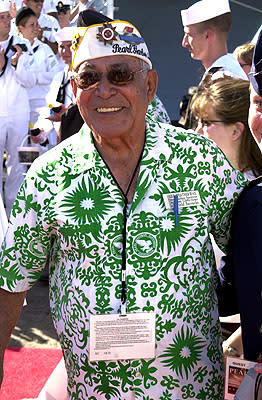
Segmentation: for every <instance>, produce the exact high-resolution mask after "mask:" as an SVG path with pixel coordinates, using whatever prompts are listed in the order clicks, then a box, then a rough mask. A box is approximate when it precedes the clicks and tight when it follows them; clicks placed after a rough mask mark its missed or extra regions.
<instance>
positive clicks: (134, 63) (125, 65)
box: [77, 56, 142, 72]
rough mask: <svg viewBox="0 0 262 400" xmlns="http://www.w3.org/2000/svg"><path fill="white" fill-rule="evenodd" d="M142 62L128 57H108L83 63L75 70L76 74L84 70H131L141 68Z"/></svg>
mask: <svg viewBox="0 0 262 400" xmlns="http://www.w3.org/2000/svg"><path fill="white" fill-rule="evenodd" d="M141 63H142V60H140V59H138V58H135V57H129V56H109V57H99V58H95V59H93V60H86V61H83V62H82V63H81V64H80V66H79V67H78V69H77V72H81V71H84V70H86V69H95V70H108V69H128V70H133V69H134V68H140V67H141Z"/></svg>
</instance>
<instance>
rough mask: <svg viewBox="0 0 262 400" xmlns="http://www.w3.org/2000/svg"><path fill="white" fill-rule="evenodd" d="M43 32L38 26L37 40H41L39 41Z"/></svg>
mask: <svg viewBox="0 0 262 400" xmlns="http://www.w3.org/2000/svg"><path fill="white" fill-rule="evenodd" d="M43 32H44V29H43V28H41V26H40V25H39V26H38V35H37V39H38V40H41V39H42V37H43Z"/></svg>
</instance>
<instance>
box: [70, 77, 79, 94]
mask: <svg viewBox="0 0 262 400" xmlns="http://www.w3.org/2000/svg"><path fill="white" fill-rule="evenodd" d="M70 83H71V86H72V90H73V93H74V96H75V98H76V92H77V86H76V83H75V81H74V79H72V78H71V79H70Z"/></svg>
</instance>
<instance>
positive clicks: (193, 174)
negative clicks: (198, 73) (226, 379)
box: [0, 21, 245, 400]
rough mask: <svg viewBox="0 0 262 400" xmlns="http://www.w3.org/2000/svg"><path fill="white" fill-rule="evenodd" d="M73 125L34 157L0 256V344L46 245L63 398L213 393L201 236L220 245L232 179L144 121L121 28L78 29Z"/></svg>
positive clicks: (142, 66)
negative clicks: (77, 116)
mask: <svg viewBox="0 0 262 400" xmlns="http://www.w3.org/2000/svg"><path fill="white" fill-rule="evenodd" d="M73 52H74V53H73V70H74V75H73V77H72V87H73V92H74V96H75V98H76V102H77V104H78V107H79V110H80V112H81V114H82V117H83V119H84V121H85V124H84V126H83V127H82V129H81V130H80V132H79V133H77V134H76V135H74V136H72V137H71V138H69V139H67V140H65V141H64V142H62V143H61V144H60V145H58V146H56V147H55V148H54V149H52V150H51V151H49V152H48V153H46V154H45V155H44V156H42V157H39V158H38V159H37V160H36V161H35V162H34V164H33V165H32V167H31V169H30V171H29V172H28V174H27V177H26V179H25V182H24V185H23V186H22V187H21V190H20V192H19V195H18V197H17V201H16V203H15V205H14V208H13V213H12V214H13V219H12V220H11V223H10V226H9V229H8V232H7V235H6V238H5V244H4V247H3V251H2V258H1V268H0V282H1V287H2V290H1V291H0V300H1V304H0V307H1V310H3V312H1V315H0V335H1V341H0V343H1V352H0V354H1V355H3V353H4V348H5V346H6V345H7V343H8V337H9V336H10V334H11V331H12V328H13V326H14V325H15V323H16V320H17V318H18V315H19V312H20V309H21V306H22V303H23V299H24V295H25V292H26V291H27V290H28V289H29V288H30V287H31V286H32V285H33V284H34V282H35V281H36V280H37V278H38V277H39V275H40V274H41V270H42V268H43V267H44V265H45V261H46V257H47V255H48V253H49V252H50V250H51V256H50V258H51V267H50V303H51V309H52V315H53V320H54V324H55V327H56V330H57V334H58V337H59V340H60V343H61V346H62V349H63V354H64V358H65V365H66V369H67V375H68V387H67V390H68V396H69V399H80V398H83V399H96V398H100V399H108V400H112V399H118V400H120V399H121V400H123V399H125V400H129V399H135V398H136V399H141V400H142V399H164V398H166V399H167V398H168V399H171V400H175V399H178V398H183V397H185V394H186V396H187V397H190V398H206V399H210V400H211V399H212V400H214V399H217V400H222V399H223V356H222V349H221V337H220V325H219V320H218V310H217V298H216V294H215V285H216V279H217V271H216V267H215V261H214V255H213V252H212V244H211V242H210V239H209V233H210V232H212V233H213V235H214V238H215V240H216V241H217V242H218V243H219V245H220V246H221V247H222V249H223V248H224V246H225V245H226V243H227V240H228V225H229V216H230V211H231V208H232V206H233V203H234V199H235V198H236V197H237V196H238V193H239V191H240V190H241V188H242V186H243V185H244V184H245V182H244V178H243V176H242V175H241V174H240V173H238V172H237V171H235V170H233V169H232V167H231V166H230V164H229V163H228V161H227V160H226V159H225V157H224V155H223V153H222V152H221V151H220V150H219V149H218V148H217V147H216V146H215V145H214V144H213V143H212V142H211V141H208V140H207V139H205V138H203V137H201V136H200V135H198V134H194V133H191V134H190V133H188V132H184V131H182V132H181V131H176V130H175V128H173V127H172V126H170V125H163V124H161V123H157V122H155V121H153V120H152V119H150V118H147V119H146V118H145V116H146V111H147V105H148V103H149V102H151V101H152V100H153V98H154V96H155V92H156V88H157V73H156V71H155V70H153V69H152V65H151V61H150V59H149V53H148V49H147V46H146V44H145V42H144V40H143V38H142V37H141V35H140V33H139V32H138V30H137V29H136V28H135V27H134V26H133V25H132V24H130V23H128V22H124V21H112V22H111V23H110V22H108V23H104V24H100V25H99V24H98V25H92V26H90V27H86V28H78V29H77V30H76V34H75V37H74V39H73Z"/></svg>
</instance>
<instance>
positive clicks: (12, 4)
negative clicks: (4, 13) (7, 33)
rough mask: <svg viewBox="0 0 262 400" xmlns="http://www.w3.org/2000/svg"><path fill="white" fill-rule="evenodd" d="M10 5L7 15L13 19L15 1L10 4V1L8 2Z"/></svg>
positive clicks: (14, 15)
mask: <svg viewBox="0 0 262 400" xmlns="http://www.w3.org/2000/svg"><path fill="white" fill-rule="evenodd" d="M9 3H10V9H9V14H10V16H11V18H12V19H13V18H15V17H16V4H15V1H14V2H13V3H12V1H11V0H10V1H9Z"/></svg>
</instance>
